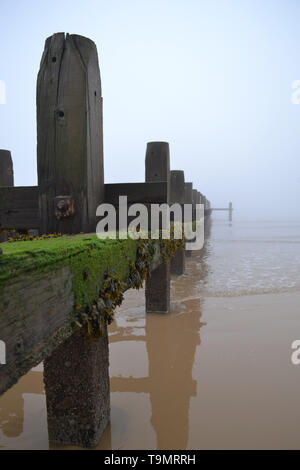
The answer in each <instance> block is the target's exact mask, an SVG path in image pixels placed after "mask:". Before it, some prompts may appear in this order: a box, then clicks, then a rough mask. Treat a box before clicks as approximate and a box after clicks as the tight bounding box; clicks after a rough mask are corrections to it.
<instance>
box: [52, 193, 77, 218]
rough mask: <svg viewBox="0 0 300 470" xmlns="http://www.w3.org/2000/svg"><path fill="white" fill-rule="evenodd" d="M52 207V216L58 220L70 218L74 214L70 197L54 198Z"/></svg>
mask: <svg viewBox="0 0 300 470" xmlns="http://www.w3.org/2000/svg"><path fill="white" fill-rule="evenodd" d="M54 207H55V210H54V214H55V217H56V218H57V219H58V220H60V219H65V218H68V217H72V216H73V215H74V214H75V209H74V200H73V198H72V196H56V197H55V198H54Z"/></svg>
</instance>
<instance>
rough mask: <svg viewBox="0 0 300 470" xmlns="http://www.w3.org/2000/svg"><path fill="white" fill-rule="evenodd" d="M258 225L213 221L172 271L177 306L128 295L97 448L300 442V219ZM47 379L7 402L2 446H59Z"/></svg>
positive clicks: (22, 384)
mask: <svg viewBox="0 0 300 470" xmlns="http://www.w3.org/2000/svg"><path fill="white" fill-rule="evenodd" d="M250 227H251V228H248V229H247V230H246V229H245V226H244V228H243V224H242V223H241V224H240V223H238V222H235V223H233V224H232V225H231V226H229V225H228V223H227V222H224V221H218V220H217V221H216V222H215V223H213V225H212V230H211V236H210V238H209V239H208V241H207V244H206V246H205V249H204V250H203V252H202V253H193V255H192V257H191V258H187V260H186V273H185V274H184V275H183V276H180V277H178V278H173V279H172V311H171V312H170V313H169V314H166V315H158V314H151V315H147V316H146V315H145V306H144V292H143V290H140V291H129V292H127V294H126V296H125V300H124V303H123V304H122V306H121V307H120V308H119V309H118V310H117V312H116V321H115V322H114V323H113V324H112V325H111V326H110V331H109V339H110V377H111V424H110V426H109V427H108V428H107V430H106V432H105V434H104V436H103V438H102V440H101V442H100V443H99V446H98V447H97V448H98V449H111V448H112V449H233V448H234V449H299V448H300V443H299V437H298V433H297V430H298V427H299V422H300V409H299V406H298V400H299V390H300V366H296V365H293V364H292V362H291V354H292V349H291V344H292V342H293V341H294V340H296V339H300V320H299V304H300V284H299V279H298V277H297V276H299V273H297V272H296V271H295V270H294V269H295V266H296V264H297V262H298V257H299V244H298V241H297V227H295V226H294V225H293V226H292V227H291V226H288V224H285V225H284V224H283V225H282V224H279V225H278V224H277V229H276V230H275V229H274V225H272V227H271V228H270V225H268V224H264V226H263V227H262V226H258V227H256V230H254V231H253V230H252V226H250ZM246 232H247V233H246ZM249 244H250V245H251V247H252V248H251V250H250V251H249ZM222 247H223V249H222ZM292 252H294V256H293V257H292V256H291V253H292ZM222 253H223V254H222ZM276 253H279V255H280V256H276ZM250 255H252V257H251V256H250ZM251 260H252V261H251ZM226 266H227V267H228V269H227V271H226V272H224V270H225V267H226ZM221 267H222V273H223V277H222V279H223V282H221V280H220V277H219V276H220V275H219V273H220V269H221ZM278 267H279V269H277V268H278ZM294 273H296V274H294ZM264 279H266V282H263V280H264ZM42 380H43V378H42V367H41V366H39V367H38V368H35V369H34V370H33V371H31V372H30V373H29V374H27V375H26V376H25V377H23V378H22V379H21V380H20V381H19V383H18V384H17V385H16V386H14V387H13V388H12V389H11V390H9V391H8V392H7V393H6V394H5V395H4V396H2V397H1V398H0V446H1V448H4V449H16V448H25V449H26V448H36V449H48V448H49V444H48V435H47V419H46V403H45V395H44V392H43V382H42ZM50 448H54V447H53V446H50ZM65 448H68V447H65Z"/></svg>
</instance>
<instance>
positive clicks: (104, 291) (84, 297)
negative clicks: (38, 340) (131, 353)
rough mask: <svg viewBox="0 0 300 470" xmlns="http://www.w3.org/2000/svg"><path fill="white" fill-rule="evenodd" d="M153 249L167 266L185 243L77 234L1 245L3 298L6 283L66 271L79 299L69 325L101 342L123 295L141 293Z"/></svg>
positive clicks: (0, 266) (0, 273)
mask: <svg viewBox="0 0 300 470" xmlns="http://www.w3.org/2000/svg"><path fill="white" fill-rule="evenodd" d="M155 246H160V250H161V259H162V261H163V262H164V261H168V260H169V258H170V257H171V256H172V255H173V254H174V252H175V251H176V250H177V249H179V248H181V247H182V246H184V241H182V240H173V239H171V240H160V241H154V240H151V239H150V240H143V239H140V240H132V239H131V238H128V239H126V240H118V239H117V240H111V239H106V240H99V239H98V237H97V236H96V235H73V236H61V237H58V238H49V239H43V240H40V239H35V240H31V241H22V242H18V243H9V242H7V243H2V244H1V248H2V252H3V254H1V255H0V297H1V294H2V293H3V291H4V289H5V286H6V285H7V284H8V283H11V282H13V280H14V279H15V278H17V277H19V276H22V275H26V273H27V272H28V273H29V272H33V271H35V272H37V273H41V274H42V273H44V272H48V271H51V270H53V269H58V268H61V267H64V266H68V267H69V268H70V269H71V273H72V290H73V292H74V298H75V302H74V310H73V312H72V313H71V316H70V318H69V319H68V321H69V322H74V324H76V325H77V327H78V328H80V329H82V331H83V333H84V334H85V336H86V337H87V338H88V339H97V338H99V337H101V336H102V335H103V333H104V328H105V325H106V324H107V323H110V321H111V320H112V318H113V312H114V309H115V308H116V306H117V305H120V303H121V302H122V299H123V293H124V291H125V290H126V289H129V288H137V289H138V288H140V287H141V286H142V284H143V281H144V280H145V279H146V278H147V276H148V274H149V270H150V266H151V262H152V260H153V256H154V253H155ZM63 288H64V286H62V290H63ZM62 294H63V292H62V291H61V292H59V293H58V296H59V295H61V296H62Z"/></svg>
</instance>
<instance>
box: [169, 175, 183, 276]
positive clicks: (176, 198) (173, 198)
mask: <svg viewBox="0 0 300 470" xmlns="http://www.w3.org/2000/svg"><path fill="white" fill-rule="evenodd" d="M170 184H171V189H170V204H174V203H178V204H181V207H182V208H183V204H184V201H185V185H184V171H182V170H173V171H171V183H170ZM184 270H185V249H184V248H182V249H180V250H177V251H176V253H175V254H174V256H173V258H172V259H171V274H175V275H177V276H180V275H181V274H183V273H184Z"/></svg>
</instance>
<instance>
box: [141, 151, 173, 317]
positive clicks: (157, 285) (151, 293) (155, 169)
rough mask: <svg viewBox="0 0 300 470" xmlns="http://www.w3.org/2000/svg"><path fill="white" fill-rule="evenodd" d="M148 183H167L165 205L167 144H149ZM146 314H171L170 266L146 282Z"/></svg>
mask: <svg viewBox="0 0 300 470" xmlns="http://www.w3.org/2000/svg"><path fill="white" fill-rule="evenodd" d="M145 166H146V168H145V177H146V183H149V182H156V181H165V182H167V186H168V189H167V195H166V199H165V201H164V202H165V203H169V194H170V188H169V187H170V150H169V144H168V143H167V142H149V143H148V144H147V150H146V161H145ZM145 295H146V312H147V313H150V312H164V313H166V312H169V310H170V264H169V263H162V264H161V265H160V266H158V267H157V269H155V270H154V271H153V272H152V274H151V276H150V277H149V278H148V279H147V281H146V290H145Z"/></svg>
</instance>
